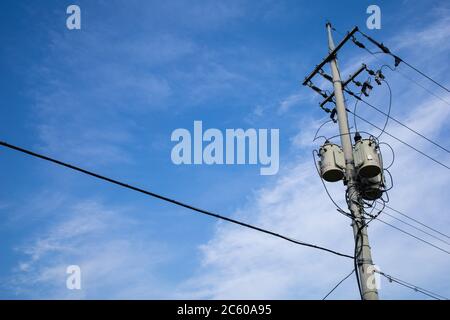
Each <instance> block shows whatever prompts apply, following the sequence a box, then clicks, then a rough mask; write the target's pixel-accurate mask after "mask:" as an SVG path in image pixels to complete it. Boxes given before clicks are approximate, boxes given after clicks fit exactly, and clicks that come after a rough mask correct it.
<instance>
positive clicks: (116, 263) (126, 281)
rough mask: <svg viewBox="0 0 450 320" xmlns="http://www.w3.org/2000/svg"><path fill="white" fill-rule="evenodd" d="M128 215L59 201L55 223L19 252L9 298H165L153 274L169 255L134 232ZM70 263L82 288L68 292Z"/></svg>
mask: <svg viewBox="0 0 450 320" xmlns="http://www.w3.org/2000/svg"><path fill="white" fill-rule="evenodd" d="M62 208H66V209H62ZM62 210H65V211H66V212H60V211H62ZM129 211H130V210H129V209H126V208H108V207H106V206H105V205H104V204H102V203H101V202H99V201H94V200H88V201H81V202H78V203H77V204H72V205H71V204H70V202H69V201H66V202H65V203H63V204H62V205H61V207H59V208H57V209H56V210H55V212H60V213H62V214H61V215H60V217H56V218H53V219H54V220H55V222H54V223H52V224H51V225H50V226H48V227H47V228H45V229H44V230H40V231H38V232H37V233H36V234H35V235H34V236H31V237H30V238H29V239H28V240H27V241H25V243H24V244H23V246H21V247H18V248H17V250H18V252H19V253H21V254H22V255H23V256H24V258H23V259H22V261H20V262H19V263H18V265H17V268H16V271H15V273H14V276H13V277H12V278H11V279H9V281H8V284H7V286H8V287H9V288H8V289H9V290H10V292H11V294H13V293H14V292H15V293H16V294H18V295H19V296H22V297H24V296H25V297H30V298H39V299H44V298H49V299H53V298H58V299H79V298H88V299H93V298H102V299H105V298H126V299H132V298H135V299H142V298H152V297H154V298H157V297H161V296H169V295H170V293H169V292H167V291H165V290H166V289H165V283H163V281H161V280H160V279H158V278H157V276H156V275H157V269H158V268H159V267H160V265H161V264H164V263H165V262H166V261H167V259H168V258H169V255H168V254H167V253H166V252H165V250H164V245H162V244H161V243H156V242H152V241H151V240H149V239H148V238H147V237H146V236H145V235H144V233H143V232H141V231H139V230H137V229H136V228H135V226H137V225H138V224H137V222H136V221H135V220H134V219H131V218H128V217H127V215H126V214H127V213H129ZM74 264H75V265H79V266H80V268H81V281H82V290H68V289H67V288H66V279H67V276H68V275H67V274H66V268H67V267H68V266H69V265H74ZM4 289H7V288H6V287H4Z"/></svg>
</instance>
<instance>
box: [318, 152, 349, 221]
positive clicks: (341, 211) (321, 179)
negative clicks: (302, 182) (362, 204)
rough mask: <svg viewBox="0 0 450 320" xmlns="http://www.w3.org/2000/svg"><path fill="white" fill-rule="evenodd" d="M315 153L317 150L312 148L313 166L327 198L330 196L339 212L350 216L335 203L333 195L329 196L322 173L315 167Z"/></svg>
mask: <svg viewBox="0 0 450 320" xmlns="http://www.w3.org/2000/svg"><path fill="white" fill-rule="evenodd" d="M316 153H317V150H313V152H312V155H313V161H314V166H315V167H316V171H317V174H318V175H319V177H320V181H321V182H322V185H323V187H324V189H325V192H326V193H327V195H328V198H330V200H331V202H333V204H334V205H335V206H336V208H337V209H338V211H339V212H340V213H342V214H343V215H345V216H347V217H351V215H350V213H348V212H346V211H345V210H343V209H342V208H341V207H340V206H339V205H338V204H337V203H336V201H334V199H333V197H332V196H331V194H330V192H329V191H328V188H327V185H326V184H325V181H323V178H322V175H321V174H320V170H319V168H318V167H317V162H316V156H315V154H316Z"/></svg>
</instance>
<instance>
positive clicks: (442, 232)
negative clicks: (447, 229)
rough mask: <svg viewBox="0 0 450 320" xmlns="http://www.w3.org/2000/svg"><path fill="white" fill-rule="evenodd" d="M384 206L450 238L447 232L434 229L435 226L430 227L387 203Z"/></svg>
mask: <svg viewBox="0 0 450 320" xmlns="http://www.w3.org/2000/svg"><path fill="white" fill-rule="evenodd" d="M386 208H388V209H389V210H392V211H393V212H395V213H398V214H399V215H401V216H403V217H405V218H407V219H410V220H411V221H414V222H416V223H418V224H420V225H421V226H423V227H425V228H427V229H429V230H431V231H434V232H436V233H438V234H440V235H442V236H444V237H446V238H448V239H450V236H449V235H447V234H445V233H443V232H441V231H439V230H436V229H435V228H432V227H430V226H428V225H426V224H425V223H423V222H420V221H419V220H417V219H414V218H412V217H410V216H409V215H407V214H406V213H404V212H401V211H399V210H397V209H394V208H392V207H390V206H388V205H386Z"/></svg>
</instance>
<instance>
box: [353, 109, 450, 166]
mask: <svg viewBox="0 0 450 320" xmlns="http://www.w3.org/2000/svg"><path fill="white" fill-rule="evenodd" d="M348 112H350V113H352V114H353V115H355V116H356V117H357V118H358V119H361V120H362V121H364V122H366V123H367V124H370V125H371V126H372V127H374V128H376V129H378V130H380V131H381V130H382V129H381V128H380V127H378V126H377V125H375V124H373V123H372V122H370V121H369V120H366V119H364V118H363V117H361V116H359V115H357V114H356V113H353V112H352V111H350V110H348ZM384 133H385V134H386V135H388V136H390V137H391V138H393V139H395V140H397V141H398V142H400V143H402V144H404V145H406V146H407V147H409V148H411V149H413V150H414V151H416V152H418V153H420V154H421V155H423V156H424V157H427V158H428V159H430V160H432V161H433V162H435V163H437V164H439V165H441V166H442V167H444V168H446V169H449V170H450V167H449V166H447V165H446V164H444V163H442V162H440V161H439V160H436V159H435V158H433V157H431V156H429V155H428V154H426V153H425V152H423V151H420V150H419V149H417V148H416V147H414V146H412V145H410V144H409V143H407V142H405V141H403V140H401V139H400V138H397V137H396V136H394V135H392V134H390V133H389V132H387V131H384Z"/></svg>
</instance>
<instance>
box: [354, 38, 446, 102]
mask: <svg viewBox="0 0 450 320" xmlns="http://www.w3.org/2000/svg"><path fill="white" fill-rule="evenodd" d="M358 32H359V33H360V34H362V35H363V36H364V37H365V38H366V39H367V40H369V41H370V42H372V43H373V44H375V45H376V46H378V47H379V48H380V49H381V50H382V51H383V53H386V54H389V55H390V56H392V57H393V58H394V59H395V60H396V61H395V64H396V65H398V64H399V63H400V62H403V63H404V64H406V65H407V66H408V67H410V68H411V69H413V70H414V71H416V72H417V73H419V74H420V75H422V76H423V77H425V78H427V79H428V80H430V81H431V82H433V83H434V84H436V85H437V86H439V87H441V88H442V89H444V90H445V91H447V92H449V93H450V89H448V88H446V87H445V86H444V85H442V84H440V83H439V82H438V81H436V80H434V79H433V78H431V77H430V76H428V75H426V74H425V73H424V72H422V71H420V70H419V69H418V68H416V67H414V66H413V65H411V64H410V63H408V62H406V61H405V60H403V59H401V58H400V57H398V56H397V55H395V54H393V53H392V52H390V50H389V49H388V48H386V47H385V46H384V45H383V44H382V43H379V42H377V41H376V40H374V39H372V38H371V37H370V36H368V35H366V34H365V33H364V32H362V31H361V30H358ZM373 54H374V53H373Z"/></svg>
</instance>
